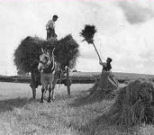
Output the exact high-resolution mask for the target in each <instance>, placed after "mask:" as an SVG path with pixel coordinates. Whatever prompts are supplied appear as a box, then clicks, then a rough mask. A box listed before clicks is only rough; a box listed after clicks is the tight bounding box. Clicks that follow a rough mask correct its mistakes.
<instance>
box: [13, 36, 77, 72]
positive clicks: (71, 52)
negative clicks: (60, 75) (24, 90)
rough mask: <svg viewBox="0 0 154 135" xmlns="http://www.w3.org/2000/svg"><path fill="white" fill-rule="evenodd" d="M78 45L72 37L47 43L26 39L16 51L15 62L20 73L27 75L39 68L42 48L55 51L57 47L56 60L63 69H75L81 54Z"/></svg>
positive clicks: (35, 39) (36, 38)
mask: <svg viewBox="0 0 154 135" xmlns="http://www.w3.org/2000/svg"><path fill="white" fill-rule="evenodd" d="M78 46H79V45H78V44H77V42H76V41H75V40H74V39H73V37H72V36H71V35H68V36H66V37H65V38H63V39H61V40H59V41H58V40H50V41H46V40H43V39H40V38H38V37H26V38H25V39H24V40H22V42H21V44H20V45H19V46H18V48H17V49H16V50H15V53H14V57H15V58H14V62H15V65H16V66H17V70H18V71H22V72H25V73H29V72H32V70H34V69H36V68H37V65H38V62H39V56H40V55H41V53H42V52H41V48H44V47H46V48H48V49H50V50H51V52H52V50H53V48H54V47H55V60H56V61H57V62H59V63H60V64H61V65H62V67H65V66H68V67H70V68H73V67H74V66H75V63H76V59H77V57H78V54H79V50H78Z"/></svg>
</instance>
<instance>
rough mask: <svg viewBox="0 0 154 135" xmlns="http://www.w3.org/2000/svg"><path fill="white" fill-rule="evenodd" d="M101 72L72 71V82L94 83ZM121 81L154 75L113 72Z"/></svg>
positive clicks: (25, 80) (24, 79)
mask: <svg viewBox="0 0 154 135" xmlns="http://www.w3.org/2000/svg"><path fill="white" fill-rule="evenodd" d="M100 74H101V73H99V72H72V73H70V78H71V80H72V83H94V82H95V81H96V80H97V79H98V78H99V75H100ZM113 74H114V75H115V77H116V78H117V80H118V81H119V82H120V83H125V82H128V81H130V80H135V79H138V78H145V79H151V80H154V75H146V74H135V73H113ZM0 82H22V83H28V82H30V76H0Z"/></svg>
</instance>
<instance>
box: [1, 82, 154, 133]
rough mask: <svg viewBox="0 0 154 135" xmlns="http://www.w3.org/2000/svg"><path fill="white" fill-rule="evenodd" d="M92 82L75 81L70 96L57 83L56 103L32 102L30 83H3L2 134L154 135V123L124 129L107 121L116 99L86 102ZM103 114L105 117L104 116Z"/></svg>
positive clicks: (38, 98)
mask: <svg viewBox="0 0 154 135" xmlns="http://www.w3.org/2000/svg"><path fill="white" fill-rule="evenodd" d="M91 87H92V84H73V85H72V86H71V89H72V93H71V97H68V96H67V93H66V87H64V85H57V87H56V89H55V94H56V100H55V102H51V103H47V102H44V103H43V104H41V103H40V102H39V101H40V94H41V93H40V87H39V88H38V90H37V100H36V101H33V100H31V99H30V97H31V89H30V87H29V85H28V84H23V83H22V84H21V83H6V82H5V83H2V82H1V83H0V135H153V134H154V127H153V126H152V125H142V127H135V128H130V129H124V128H122V127H117V126H115V125H114V123H113V124H112V125H109V124H108V121H107V118H106V117H105V115H104V114H105V113H107V111H108V110H109V108H110V107H111V105H112V104H113V103H114V99H113V100H105V99H104V100H102V101H101V102H96V101H92V102H90V103H89V102H83V100H82V99H83V97H86V96H87V94H88V91H87V90H88V89H89V88H91ZM103 115H104V116H103Z"/></svg>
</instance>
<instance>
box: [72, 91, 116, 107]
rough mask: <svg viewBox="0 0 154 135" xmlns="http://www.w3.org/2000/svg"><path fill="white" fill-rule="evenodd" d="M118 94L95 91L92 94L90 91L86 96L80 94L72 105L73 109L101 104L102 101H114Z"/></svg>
mask: <svg viewBox="0 0 154 135" xmlns="http://www.w3.org/2000/svg"><path fill="white" fill-rule="evenodd" d="M115 96H116V93H108V92H105V91H102V90H101V91H95V92H94V93H91V94H90V91H89V90H88V91H86V93H84V94H82V95H81V94H80V95H79V96H78V97H77V98H76V99H75V100H74V101H73V103H71V104H70V106H72V107H80V106H83V105H88V104H93V103H95V102H101V101H102V100H113V99H114V97H115Z"/></svg>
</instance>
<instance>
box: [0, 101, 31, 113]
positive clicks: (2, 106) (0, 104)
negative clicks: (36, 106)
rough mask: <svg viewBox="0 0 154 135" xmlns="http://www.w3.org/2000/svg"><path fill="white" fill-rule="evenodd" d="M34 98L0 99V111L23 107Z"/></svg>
mask: <svg viewBox="0 0 154 135" xmlns="http://www.w3.org/2000/svg"><path fill="white" fill-rule="evenodd" d="M31 101H32V100H29V99H27V98H15V99H7V100H0V113H1V112H5V111H12V110H13V108H15V107H17V108H22V107H23V106H24V105H26V104H29V103H30V102H31Z"/></svg>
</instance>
